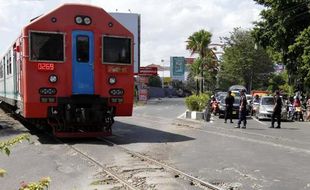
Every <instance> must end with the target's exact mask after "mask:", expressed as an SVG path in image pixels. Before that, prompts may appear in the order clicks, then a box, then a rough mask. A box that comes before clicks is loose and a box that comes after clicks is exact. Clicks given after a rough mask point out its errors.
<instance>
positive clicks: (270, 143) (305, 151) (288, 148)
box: [197, 129, 310, 154]
mask: <svg viewBox="0 0 310 190" xmlns="http://www.w3.org/2000/svg"><path fill="white" fill-rule="evenodd" d="M197 130H199V131H201V132H204V133H210V134H214V135H219V136H223V137H229V138H235V139H238V140H241V141H248V142H252V143H259V144H264V145H271V146H274V147H278V148H283V149H287V150H290V151H294V152H302V153H306V154H310V150H308V149H304V148H297V147H292V146H288V145H281V144H277V143H274V142H268V141H261V140H256V139H251V138H247V137H241V136H236V135H229V134H223V133H221V132H215V131H206V130H203V129H197Z"/></svg>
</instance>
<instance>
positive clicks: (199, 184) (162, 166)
mask: <svg viewBox="0 0 310 190" xmlns="http://www.w3.org/2000/svg"><path fill="white" fill-rule="evenodd" d="M6 111H8V110H6ZM11 116H13V117H14V118H15V119H18V120H19V121H20V122H22V123H23V125H26V126H27V127H30V128H33V127H34V126H33V125H32V124H31V123H29V122H27V121H26V120H24V119H23V118H20V117H18V116H16V115H15V114H13V115H11ZM44 135H46V136H48V138H49V139H51V140H52V141H56V142H57V143H60V144H63V145H65V146H67V147H68V148H69V149H71V150H72V151H74V152H76V153H77V154H79V155H80V157H82V158H83V159H85V160H87V161H89V162H91V163H93V164H94V165H95V166H96V167H97V168H99V169H100V175H99V176H97V179H98V180H96V181H94V182H95V183H94V184H95V185H102V184H103V185H105V184H107V183H108V184H109V185H112V186H113V189H116V190H118V189H119V190H121V189H128V190H141V189H154V190H155V189H163V187H162V186H159V187H158V184H156V182H150V183H148V182H147V181H146V178H147V175H150V176H149V178H152V175H153V174H154V173H157V174H158V173H159V174H158V175H162V176H164V177H167V179H169V180H170V181H172V184H178V183H180V184H182V186H184V184H185V186H186V187H185V188H184V189H205V190H221V188H220V187H217V186H215V185H213V184H211V183H209V182H206V181H203V180H201V179H199V178H197V177H194V176H192V175H191V174H188V173H186V172H183V171H181V170H178V169H177V168H174V167H172V166H169V165H168V164H166V163H163V162H161V161H159V160H156V159H153V158H151V157H149V156H147V155H142V154H140V153H138V152H134V151H131V150H129V149H127V148H125V147H124V146H121V145H118V144H116V143H114V142H112V141H111V140H108V139H107V138H98V140H99V141H101V142H105V143H107V144H109V145H112V146H113V147H116V148H117V149H118V150H120V151H121V152H124V153H126V154H128V155H129V156H128V157H130V158H131V159H132V160H135V162H136V163H138V165H139V166H138V169H124V168H122V166H113V167H111V166H107V165H105V164H103V163H102V162H101V161H100V159H97V158H96V157H95V156H92V155H91V152H87V151H85V150H82V149H80V148H79V147H78V145H71V144H70V143H66V142H65V141H63V140H61V139H57V138H55V137H54V136H52V135H51V133H48V132H44ZM138 173H140V174H141V173H145V176H142V177H136V176H137V174H138ZM95 189H96V188H95ZM170 189H171V188H170ZM175 189H178V188H177V187H176V188H175Z"/></svg>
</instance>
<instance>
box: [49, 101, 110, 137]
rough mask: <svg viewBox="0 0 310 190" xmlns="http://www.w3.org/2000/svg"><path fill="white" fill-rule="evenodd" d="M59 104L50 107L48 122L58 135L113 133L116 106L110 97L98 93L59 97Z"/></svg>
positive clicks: (76, 135)
mask: <svg viewBox="0 0 310 190" xmlns="http://www.w3.org/2000/svg"><path fill="white" fill-rule="evenodd" d="M57 102H58V105H57V106H53V107H49V108H48V119H47V123H48V124H49V125H50V126H51V127H52V129H53V133H54V135H55V136H56V137H60V138H64V137H97V136H109V135H112V125H113V123H114V107H109V106H108V99H107V98H101V97H99V96H96V95H73V96H71V97H68V98H67V97H66V98H61V97H60V98H58V99H57Z"/></svg>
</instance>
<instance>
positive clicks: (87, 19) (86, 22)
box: [84, 17, 91, 25]
mask: <svg viewBox="0 0 310 190" xmlns="http://www.w3.org/2000/svg"><path fill="white" fill-rule="evenodd" d="M84 23H85V24H86V25H90V24H91V19H90V18H89V17H85V18H84Z"/></svg>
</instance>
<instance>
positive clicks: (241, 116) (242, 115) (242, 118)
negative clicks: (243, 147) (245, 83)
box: [236, 89, 247, 129]
mask: <svg viewBox="0 0 310 190" xmlns="http://www.w3.org/2000/svg"><path fill="white" fill-rule="evenodd" d="M246 105H247V101H246V96H245V90H244V89H243V90H241V93H240V107H239V121H238V125H237V126H236V128H240V125H241V122H242V121H243V126H242V128H243V129H245V128H246V123H247V121H246Z"/></svg>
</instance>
